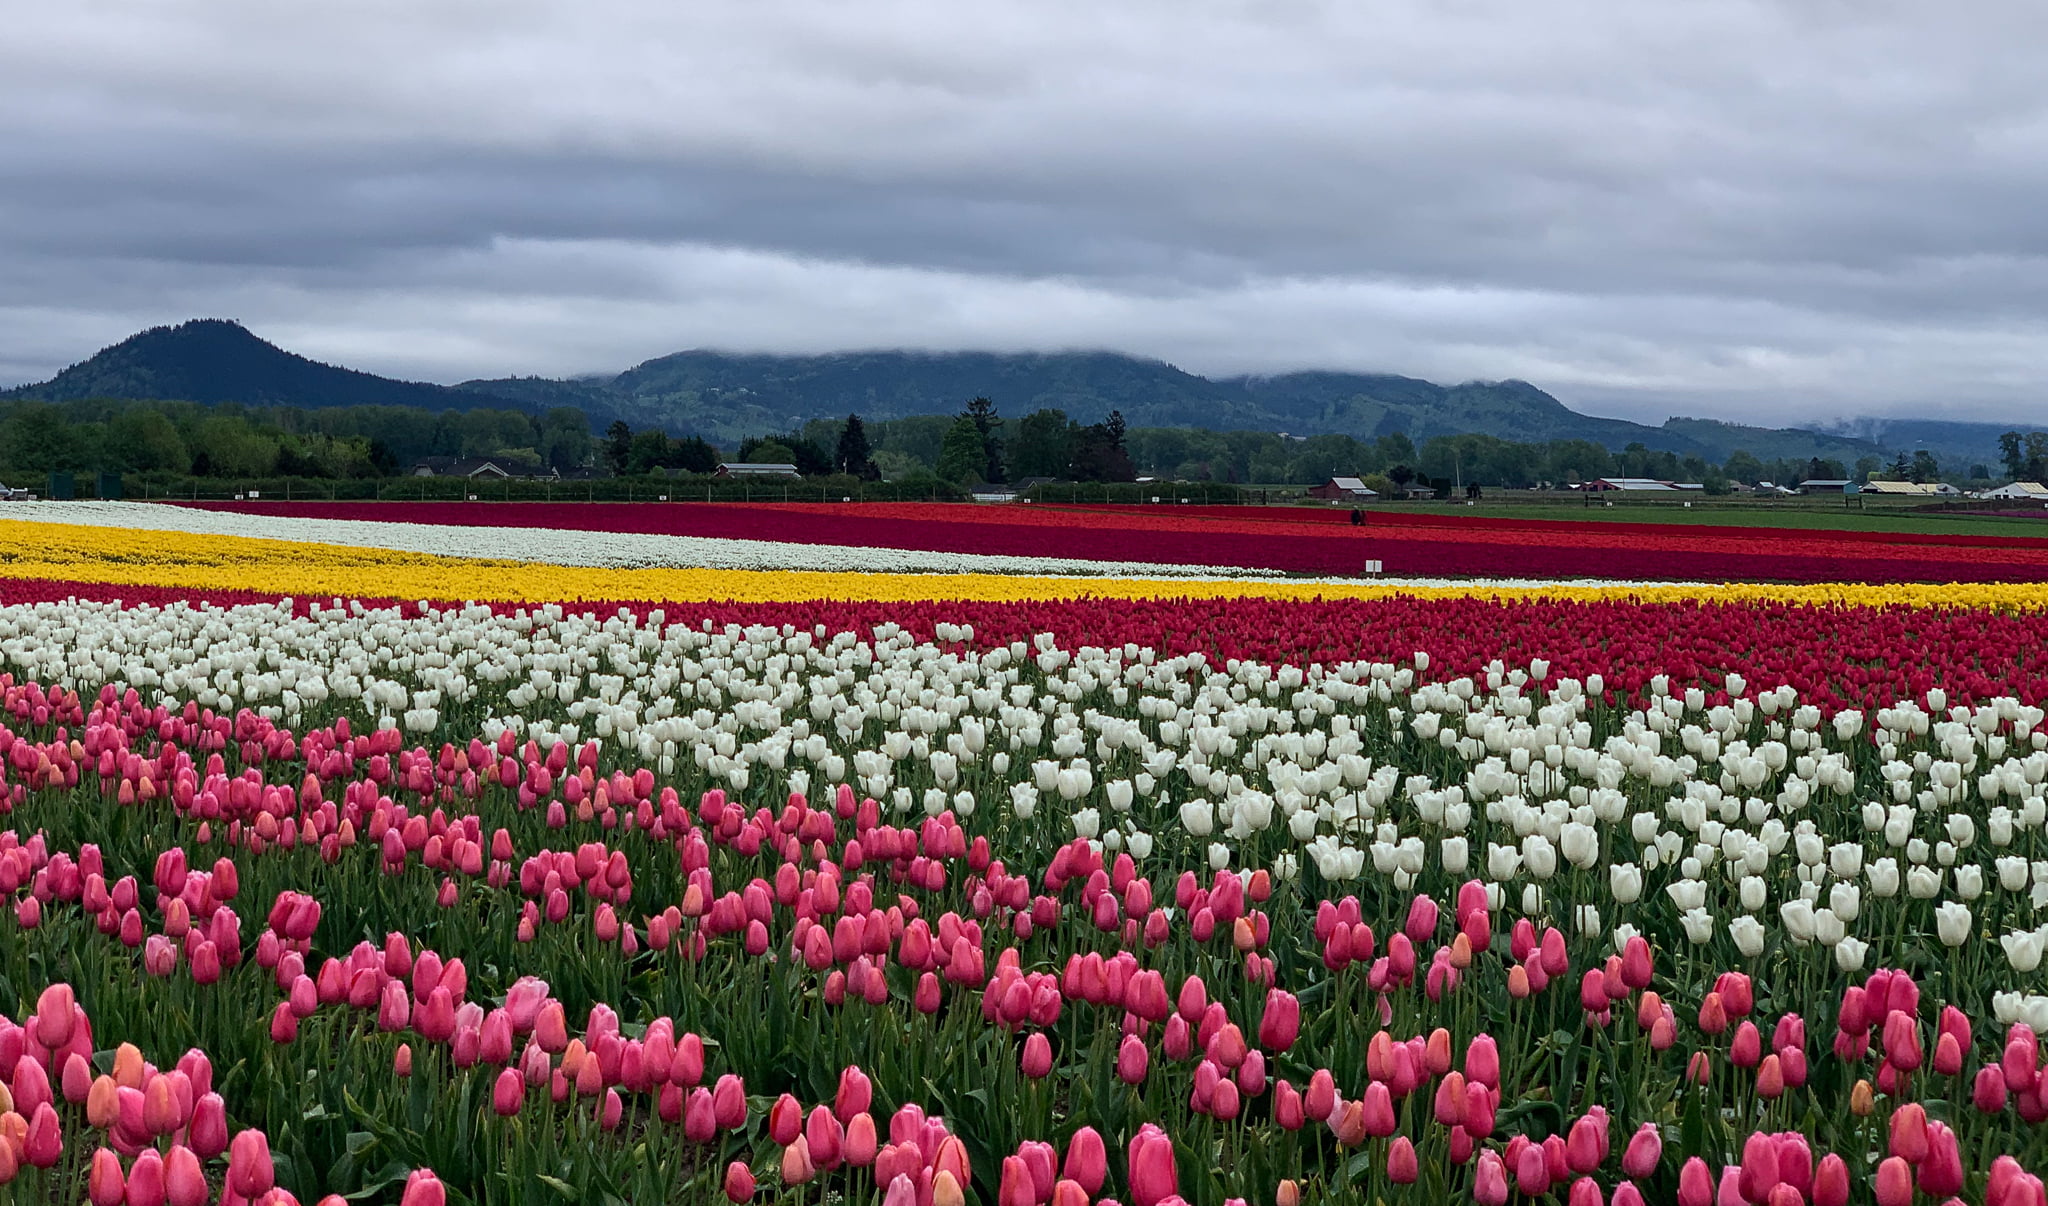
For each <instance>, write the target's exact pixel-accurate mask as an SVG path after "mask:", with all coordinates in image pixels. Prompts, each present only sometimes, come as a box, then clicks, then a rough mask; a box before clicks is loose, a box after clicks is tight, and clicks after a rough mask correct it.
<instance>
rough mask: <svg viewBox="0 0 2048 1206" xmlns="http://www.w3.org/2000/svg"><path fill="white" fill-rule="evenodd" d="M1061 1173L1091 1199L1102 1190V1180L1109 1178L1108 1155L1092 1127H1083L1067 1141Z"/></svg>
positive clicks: (1098, 1134)
mask: <svg viewBox="0 0 2048 1206" xmlns="http://www.w3.org/2000/svg"><path fill="white" fill-rule="evenodd" d="M1061 1172H1062V1173H1064V1174H1065V1176H1066V1178H1067V1180H1069V1181H1072V1182H1074V1183H1076V1184H1078V1185H1079V1186H1080V1187H1081V1188H1082V1189H1083V1190H1084V1191H1085V1192H1086V1193H1087V1194H1088V1196H1089V1197H1091V1198H1092V1197H1094V1196H1095V1194H1096V1193H1097V1192H1099V1191H1100V1190H1101V1189H1102V1182H1103V1180H1104V1179H1105V1178H1107V1177H1108V1176H1109V1153H1108V1151H1107V1149H1106V1148H1104V1146H1103V1143H1102V1136H1101V1134H1100V1133H1098V1132H1097V1131H1096V1129H1095V1128H1094V1127H1092V1126H1084V1127H1082V1128H1081V1129H1080V1130H1078V1131H1075V1132H1074V1134H1073V1137H1072V1138H1070V1139H1068V1140H1067V1156H1066V1161H1065V1163H1064V1164H1063V1165H1062V1166H1061Z"/></svg>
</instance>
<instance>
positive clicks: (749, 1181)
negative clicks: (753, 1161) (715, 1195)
mask: <svg viewBox="0 0 2048 1206" xmlns="http://www.w3.org/2000/svg"><path fill="white" fill-rule="evenodd" d="M753 1197H754V1170H753V1169H751V1168H748V1167H747V1162H746V1161H744V1160H734V1161H733V1162H732V1163H730V1164H728V1165H726V1166H725V1199H726V1201H728V1202H749V1201H752V1200H753Z"/></svg>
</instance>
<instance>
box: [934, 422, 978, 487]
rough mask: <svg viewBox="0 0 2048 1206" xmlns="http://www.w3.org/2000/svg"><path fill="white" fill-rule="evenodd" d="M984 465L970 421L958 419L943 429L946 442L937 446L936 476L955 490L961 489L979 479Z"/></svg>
mask: <svg viewBox="0 0 2048 1206" xmlns="http://www.w3.org/2000/svg"><path fill="white" fill-rule="evenodd" d="M987 463H988V462H987V451H986V445H984V444H983V443H982V440H981V431H980V429H978V428H977V427H975V425H974V419H973V418H972V417H970V416H968V415H961V416H960V417H959V418H958V419H955V420H954V421H953V426H951V427H949V428H947V429H946V441H945V443H943V444H941V445H939V465H938V475H939V476H940V477H942V478H944V479H945V480H947V481H949V482H952V483H953V484H954V485H956V486H964V485H966V484H967V483H968V482H971V481H973V480H975V479H976V478H978V477H980V476H981V471H982V470H983V469H984V468H986V467H987Z"/></svg>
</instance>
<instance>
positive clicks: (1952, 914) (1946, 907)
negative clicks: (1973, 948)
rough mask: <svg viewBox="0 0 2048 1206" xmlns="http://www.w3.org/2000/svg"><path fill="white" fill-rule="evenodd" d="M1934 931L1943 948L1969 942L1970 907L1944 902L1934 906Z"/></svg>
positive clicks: (1950, 901) (1953, 902) (1949, 901)
mask: <svg viewBox="0 0 2048 1206" xmlns="http://www.w3.org/2000/svg"><path fill="white" fill-rule="evenodd" d="M1934 931H1935V934H1936V935H1937V936H1938V937H1940V939H1941V944H1942V945H1943V946H1950V947H1954V946H1961V945H1962V944H1963V943H1965V942H1968V941H1969V940H1970V906H1968V905H1964V904H1957V903H1956V902H1955V901H1952V900H1945V901H1943V902H1942V903H1940V904H1938V905H1936V906H1934Z"/></svg>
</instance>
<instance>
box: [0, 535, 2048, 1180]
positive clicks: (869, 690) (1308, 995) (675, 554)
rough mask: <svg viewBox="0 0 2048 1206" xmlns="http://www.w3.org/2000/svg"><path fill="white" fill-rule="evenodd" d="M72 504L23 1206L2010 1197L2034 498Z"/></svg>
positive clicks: (2037, 575) (24, 914)
mask: <svg viewBox="0 0 2048 1206" xmlns="http://www.w3.org/2000/svg"><path fill="white" fill-rule="evenodd" d="M75 507H76V509H72V508H71V507H70V506H67V505H64V504H47V505H42V506H39V507H35V508H33V509H27V510H23V511H10V512H8V513H6V515H5V516H0V909H4V911H0V1202H20V1203H45V1202H51V1203H66V1204H73V1203H80V1202H90V1203H94V1204H96V1206H118V1204H124V1203H125V1204H132V1206H162V1204H166V1203H168V1204H172V1206H210V1204H213V1203H225V1204H233V1206H242V1204H249V1206H280V1204H284V1203H307V1204H308V1206H311V1204H313V1203H320V1204H321V1206H333V1204H338V1203H358V1202H359V1203H399V1204H401V1206H444V1204H446V1203H469V1204H475V1206H483V1204H486V1203H489V1204H504V1206H541V1204H548V1203H605V1204H631V1206H639V1204H641V1203H717V1202H728V1201H730V1202H758V1203H783V1204H789V1206H796V1204H800V1203H801V1204H816V1206H827V1204H842V1203H843V1204H846V1206H878V1204H879V1206H965V1204H967V1203H978V1204H982V1206H1042V1204H1046V1203H1051V1204H1053V1206H1105V1204H1114V1206H1227V1204H1235V1203H1249V1204H1253V1206H1265V1204H1269V1203H1270V1204H1274V1206H1295V1204H1297V1203H1330V1204H1333V1206H1334V1204H1354V1206H1367V1204H1371V1206H1393V1204H1396V1203H1416V1204H1423V1203H1437V1202H1465V1201H1470V1202H1478V1203H1483V1204H1485V1206H1503V1204H1505V1203H1510V1202H1514V1203H1524V1202H1526V1203H1532V1204H1536V1203H1545V1204H1556V1206H1638V1204H1642V1203H1653V1204H1656V1203H1679V1204H1681V1206H1738V1204H1748V1206H1806V1204H1812V1206H1844V1204H1846V1203H1876V1204H1877V1206H1922V1204H1924V1206H1945V1204H1947V1203H1949V1202H1951V1201H1955V1202H1963V1203H1969V1204H1971V1206H2048V1191H2044V1186H2043V1181H2042V1176H2043V1175H2044V1174H2048V1127H2044V1125H2043V1124H2044V1123H2048V1052H2044V1051H2043V1050H2042V1042H2041V1039H2040V1038H2039V1037H2037V1036H2039V1035H2042V1034H2048V971H2044V968H2043V955H2044V949H2048V541H2025V540H1992V541H1988V542H1985V541H1976V542H1973V540H1975V538H1945V539H1938V538H1932V537H1921V538H1909V537H1889V536H1885V537H1871V536H1867V535H1855V536H1850V535H1847V534H1827V533H1811V532H1801V533H1797V534H1793V535H1789V536H1787V535H1783V534H1774V535H1770V536H1768V537H1759V536H1758V535H1757V534H1755V533H1743V532H1729V531H1723V530H1708V531H1707V532H1706V533H1704V534H1700V533H1674V534H1670V535H1669V537H1668V539H1669V540H1671V541H1673V542H1678V541H1682V540H1693V541H1700V542H1719V544H1718V545H1717V546H1714V547H1711V548H1710V547H1709V546H1708V545H1706V544H1699V545H1696V546H1681V545H1680V544H1678V543H1672V544H1670V545H1668V546H1663V547H1660V546H1656V545H1655V544H1654V543H1644V542H1650V541H1651V536H1650V535H1649V534H1643V533H1637V534H1634V535H1633V536H1631V534H1630V533H1629V532H1627V531H1626V530H1624V529H1614V528H1600V527H1599V525H1583V527H1584V528H1593V529H1595V530H1581V529H1582V525H1556V526H1557V528H1559V529H1569V530H1563V531H1560V530H1553V529H1552V528H1534V529H1531V528H1526V527H1524V528H1516V527H1513V526H1500V525H1483V524H1482V525H1478V526H1473V527H1469V528H1468V527H1458V526H1456V525H1451V526H1449V527H1445V526H1443V525H1428V524H1410V525H1405V526H1404V525H1399V524H1387V525H1385V526H1387V527H1388V528H1389V529H1394V528H1398V529H1400V530H1401V531H1403V532H1406V533H1408V535H1406V536H1389V537H1388V538H1387V539H1386V541H1385V542H1384V543H1383V545H1381V546H1377V547H1381V548H1384V549H1399V548H1402V547H1405V546H1403V545H1402V544H1401V542H1402V541H1403V540H1409V541H1410V542H1411V544H1413V545H1414V547H1415V548H1416V550H1417V554H1416V555H1417V557H1418V563H1416V564H1414V566H1413V567H1412V569H1411V570H1408V571H1400V570H1398V569H1397V568H1396V565H1397V563H1396V553H1395V552H1384V554H1382V553H1380V552H1375V553H1374V554H1372V555H1374V556H1381V555H1384V556H1385V558H1386V559H1387V561H1388V563H1389V571H1388V573H1387V574H1386V575H1384V577H1383V578H1382V579H1381V580H1372V579H1361V578H1359V577H1357V576H1356V575H1357V567H1356V566H1349V565H1348V560H1347V559H1350V558H1352V557H1353V556H1354V554H1356V553H1357V552H1358V550H1359V549H1360V548H1362V547H1364V546H1362V545H1360V546H1351V545H1345V546H1344V548H1343V549H1341V550H1339V551H1334V552H1333V551H1331V549H1333V548H1335V546H1336V545H1339V544H1343V542H1347V541H1351V540H1353V539H1354V537H1353V535H1352V532H1351V529H1350V525H1348V524H1341V526H1340V524H1333V523H1331V521H1330V519H1329V517H1328V516H1324V515H1320V514H1317V515H1314V517H1313V518H1300V519H1295V518H1286V517H1284V516H1283V517H1281V518H1274V519H1259V518H1257V517H1256V516H1255V515H1254V516H1233V515H1230V514H1223V513H1222V511H1223V509H1217V513H1215V514H1213V515H1212V514H1211V513H1210V512H1207V511H1205V510H1204V509H1200V508H1188V509H1186V510H1188V511H1190V512H1194V513H1193V514H1190V515H1188V516H1186V517H1184V518H1181V519H1178V520H1173V522H1175V523H1179V524H1180V525H1182V530H1179V531H1176V530H1174V529H1172V528H1170V527H1166V526H1152V527H1147V526H1146V524H1155V525H1157V524H1165V523H1167V521H1168V519H1170V518H1171V517H1170V516H1166V517H1159V516H1154V515H1152V514H1151V513H1147V514H1146V515H1129V516H1120V515H1119V514H1118V513H1117V512H1115V511H1109V510H1101V509H1098V510H1097V511H1095V512H1081V511H1076V510H1061V509H1053V508H1044V509H1039V510H1028V509H1017V508H1007V509H1006V508H967V507H962V508H957V509H956V510H954V511H951V512H945V513H943V514H941V513H940V512H943V511H944V509H943V508H929V507H915V506H912V507H904V508H900V509H899V508H893V507H882V506H879V505H877V506H847V507H822V508H803V509H800V508H796V507H789V508H780V507H766V506H758V507H730V508H726V507H714V506H709V505H706V504H690V505H680V504H678V505H671V506H665V507H663V506H649V507H646V508H639V507H630V506H606V505H601V504H592V505H588V506H586V507H584V508H580V509H579V508H574V507H557V508H545V507H538V506H534V507H525V506H523V505H521V504H489V505H482V504H475V505H471V506H468V507H464V506H462V505H460V504H454V505H447V506H444V507H438V508H436V507H426V508H423V509H422V508H415V507H411V506H408V505H403V504H393V505H391V506H390V508H389V509H382V508H373V507H371V506H369V505H365V506H363V507H359V508H354V509H353V511H351V512H349V513H344V512H343V510H342V509H336V508H333V507H332V506H331V505H318V506H310V507H308V508H307V509H304V510H303V511H302V510H301V508H300V507H298V506H297V505H294V506H293V507H291V508H289V509H287V508H285V507H282V506H280V507H278V508H275V509H273V510H271V511H270V512H268V513H259V512H257V511H255V510H249V509H243V510H235V509H227V510H208V509H203V508H194V507H175V506H163V505H145V504H76V505H75ZM356 512H360V513H356ZM1141 520H1142V521H1143V522H1140V521H1141ZM1261 523H1265V524H1268V525H1269V528H1270V530H1262V529H1259V528H1258V527H1257V525H1259V524H1261ZM1205 525H1211V526H1205ZM1232 527H1235V528H1241V529H1244V531H1242V532H1235V533H1233V532H1232V531H1231V530H1229V529H1230V528H1232ZM1323 529H1327V531H1324V530H1323ZM1446 530H1447V531H1451V532H1453V533H1454V535H1455V539H1449V540H1448V541H1447V540H1446V539H1439V538H1435V537H1431V536H1430V535H1429V534H1430V533H1432V532H1439V533H1440V531H1446ZM1529 531H1534V532H1535V533H1536V535H1535V536H1524V537H1514V533H1516V532H1529ZM892 533H894V535H892ZM1416 533H1422V535H1420V536H1417V535H1415V534H1416ZM1224 537H1230V539H1228V540H1226V539H1224ZM1359 539H1363V538H1359ZM1617 540H1619V543H1616V541H1617ZM1631 540H1633V541H1635V542H1636V547H1630V544H1629V542H1630V541H1631ZM1424 545H1445V546H1446V547H1447V548H1450V549H1451V551H1449V552H1445V551H1443V550H1442V549H1439V550H1438V551H1437V552H1430V553H1428V556H1432V557H1434V556H1438V555H1439V553H1441V555H1442V557H1443V558H1444V560H1442V561H1440V562H1437V563H1430V564H1420V559H1421V558H1422V557H1423V555H1424V550H1423V548H1422V546H1424ZM1474 549H1479V550H1481V551H1480V552H1478V553H1474V552H1472V550H1474ZM1340 554H1341V557H1340ZM1552 554H1556V555H1555V556H1554V557H1553V556H1552ZM1318 558H1323V559H1324V560H1318ZM1461 558H1462V560H1461ZM1347 566H1348V568H1346V567H1347ZM1308 574H1316V575H1322V576H1320V577H1305V576H1303V575H1308ZM1479 575H1484V576H1479Z"/></svg>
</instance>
